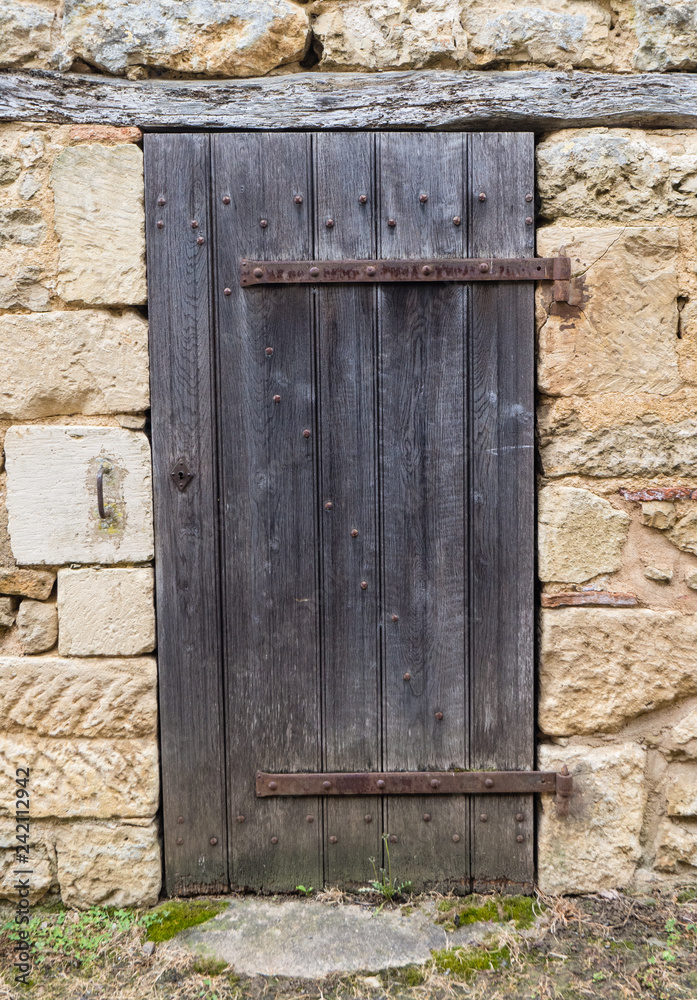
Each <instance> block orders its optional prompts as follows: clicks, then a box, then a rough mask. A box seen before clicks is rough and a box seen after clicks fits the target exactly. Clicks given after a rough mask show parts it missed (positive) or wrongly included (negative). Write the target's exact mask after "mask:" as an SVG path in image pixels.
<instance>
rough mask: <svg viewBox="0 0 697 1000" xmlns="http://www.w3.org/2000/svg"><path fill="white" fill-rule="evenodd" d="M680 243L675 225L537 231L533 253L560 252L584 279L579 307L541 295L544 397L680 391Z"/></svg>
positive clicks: (545, 293)
mask: <svg viewBox="0 0 697 1000" xmlns="http://www.w3.org/2000/svg"><path fill="white" fill-rule="evenodd" d="M678 245H679V233H678V230H677V228H676V227H674V226H663V227H657V226H653V227H651V228H648V227H643V226H642V227H636V228H632V229H628V228H627V227H620V226H613V227H607V228H602V229H600V228H597V229H590V228H569V227H566V226H561V225H556V226H550V227H548V228H546V229H541V230H540V231H539V232H538V234H537V249H538V253H540V254H541V255H542V256H544V257H547V256H549V257H552V256H555V255H556V254H558V253H562V252H565V253H566V254H567V255H568V256H569V257H570V258H571V262H572V263H571V267H572V272H573V273H574V274H582V275H583V304H582V306H581V307H577V306H569V305H567V304H566V303H564V302H553V301H552V289H551V287H547V286H544V287H541V289H540V291H539V293H538V307H539V320H540V321H539V361H538V385H539V388H540V390H541V391H542V392H544V393H546V394H548V395H551V396H578V395H581V396H583V395H589V394H592V393H598V392H632V393H636V392H650V393H658V394H660V395H668V394H670V393H672V392H674V391H675V390H676V389H678V388H679V387H680V385H681V383H682V379H681V376H680V371H679V368H678V350H677V345H678V343H679V341H678V336H677V333H678V281H677V272H676V267H677V263H678Z"/></svg>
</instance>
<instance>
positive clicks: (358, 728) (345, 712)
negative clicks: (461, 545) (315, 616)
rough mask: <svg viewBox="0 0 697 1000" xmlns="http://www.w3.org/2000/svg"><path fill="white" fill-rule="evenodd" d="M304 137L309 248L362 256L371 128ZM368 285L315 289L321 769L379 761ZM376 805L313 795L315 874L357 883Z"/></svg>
mask: <svg viewBox="0 0 697 1000" xmlns="http://www.w3.org/2000/svg"><path fill="white" fill-rule="evenodd" d="M314 142H315V148H314V159H315V164H314V170H315V234H316V235H315V246H316V254H317V257H318V258H319V259H325V260H336V259H339V260H340V259H341V258H349V259H350V258H362V257H364V258H371V257H374V256H375V198H374V148H375V139H374V137H373V136H372V135H369V134H365V133H364V134H357V133H318V134H317V135H316V136H315V139H314ZM361 196H363V197H364V199H365V201H364V202H361V200H360V198H361ZM328 222H330V223H331V225H327V223H328ZM375 296H376V292H375V289H374V288H371V287H368V286H360V285H334V286H324V287H320V288H318V289H317V336H318V342H317V347H318V352H317V362H318V372H319V399H318V427H317V431H318V440H317V448H318V451H319V455H320V493H319V497H320V503H321V507H322V513H321V524H322V546H321V547H322V675H323V704H324V712H323V719H324V767H325V770H327V771H375V770H379V769H380V764H381V755H380V715H379V709H380V704H379V701H380V675H379V669H380V657H379V644H378V597H379V594H378V590H379V563H378V552H377V493H376V399H375V393H376V377H375V358H376V344H375V338H376V317H375ZM327 503H330V504H331V509H326V507H325V504H327ZM352 532H356V533H357V534H355V535H353V534H352ZM362 583H365V584H367V587H366V588H365V589H363V588H362V587H361V584H362ZM379 805H380V804H379V800H378V801H376V800H375V799H373V798H371V797H365V798H362V797H355V798H354V797H351V798H344V799H339V798H329V799H326V800H325V803H324V811H325V830H324V858H325V880H326V882H327V884H329V885H343V886H347V885H349V886H350V885H356V884H362V885H365V884H366V882H367V881H368V880H369V879H370V878H372V877H373V872H372V867H371V865H370V861H369V858H370V857H378V856H379V854H380V852H381V848H382V844H381V840H380V837H381V833H382V824H381V818H382V817H381V809H380V808H379ZM366 817H370V820H369V821H368V820H367V819H366Z"/></svg>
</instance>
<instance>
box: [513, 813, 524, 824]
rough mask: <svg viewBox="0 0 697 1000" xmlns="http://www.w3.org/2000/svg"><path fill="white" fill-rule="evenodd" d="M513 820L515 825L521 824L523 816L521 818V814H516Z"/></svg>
mask: <svg viewBox="0 0 697 1000" xmlns="http://www.w3.org/2000/svg"><path fill="white" fill-rule="evenodd" d="M515 818H516V823H522V822H523V820H524V819H525V816H523V814H522V813H516V814H515Z"/></svg>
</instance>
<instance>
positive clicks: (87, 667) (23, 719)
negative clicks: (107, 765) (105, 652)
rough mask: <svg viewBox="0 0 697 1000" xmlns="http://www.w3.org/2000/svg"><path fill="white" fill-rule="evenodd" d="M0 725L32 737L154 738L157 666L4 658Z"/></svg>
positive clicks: (144, 661) (149, 661) (0, 660)
mask: <svg viewBox="0 0 697 1000" xmlns="http://www.w3.org/2000/svg"><path fill="white" fill-rule="evenodd" d="M0 720H1V721H0V726H1V727H2V730H3V731H4V732H16V733H24V734H26V735H31V736H51V737H55V738H58V737H66V738H67V737H72V738H84V737H107V736H113V737H118V738H119V739H125V738H131V737H148V736H149V737H151V738H154V737H155V736H156V735H157V666H156V663H155V660H154V659H153V658H152V657H142V658H138V659H128V660H124V659H84V660H64V659H61V658H59V657H47V656H42V657H39V658H34V657H31V656H2V657H0Z"/></svg>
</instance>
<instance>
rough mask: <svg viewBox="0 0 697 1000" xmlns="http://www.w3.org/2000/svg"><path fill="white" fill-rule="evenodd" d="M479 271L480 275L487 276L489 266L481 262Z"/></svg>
mask: <svg viewBox="0 0 697 1000" xmlns="http://www.w3.org/2000/svg"><path fill="white" fill-rule="evenodd" d="M479 270H480V271H481V272H482V274H487V272H488V270H489V265H488V264H487V263H486V262H485V261H482V263H481V264H480V265H479Z"/></svg>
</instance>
